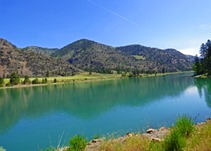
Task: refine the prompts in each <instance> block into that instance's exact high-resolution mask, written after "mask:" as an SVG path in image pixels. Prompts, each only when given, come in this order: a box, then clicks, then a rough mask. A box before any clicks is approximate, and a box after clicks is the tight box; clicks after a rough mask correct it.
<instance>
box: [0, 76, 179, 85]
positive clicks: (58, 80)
mask: <svg viewBox="0 0 211 151" xmlns="http://www.w3.org/2000/svg"><path fill="white" fill-rule="evenodd" d="M178 73H183V72H170V73H157V74H140V75H139V76H138V77H137V78H145V77H155V76H164V75H168V74H178ZM44 78H45V77H39V78H37V79H38V81H39V83H38V84H18V85H14V86H6V83H8V82H9V81H10V79H9V78H5V79H4V83H5V84H4V85H3V87H0V89H7V88H23V87H34V86H46V85H52V84H53V85H55V84H66V83H77V82H94V81H105V80H114V79H122V78H129V77H128V76H123V75H122V74H100V73H91V74H90V73H89V72H83V73H80V74H76V75H74V76H60V77H47V83H44V84H43V83H42V80H43V79H44ZM34 79H35V77H33V78H29V80H30V81H33V80H34ZM20 81H21V83H22V81H24V78H20Z"/></svg>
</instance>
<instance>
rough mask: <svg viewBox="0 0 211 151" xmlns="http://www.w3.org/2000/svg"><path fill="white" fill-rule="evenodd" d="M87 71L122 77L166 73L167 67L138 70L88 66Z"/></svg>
mask: <svg viewBox="0 0 211 151" xmlns="http://www.w3.org/2000/svg"><path fill="white" fill-rule="evenodd" d="M85 71H87V72H89V74H90V75H91V74H92V72H96V73H101V74H121V75H122V77H141V74H149V75H150V74H155V75H157V73H166V69H165V68H163V69H162V70H161V71H160V72H158V71H156V70H138V69H128V68H123V67H117V68H114V69H108V68H98V69H91V68H86V69H85Z"/></svg>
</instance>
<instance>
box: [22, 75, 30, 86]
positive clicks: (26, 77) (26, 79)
mask: <svg viewBox="0 0 211 151" xmlns="http://www.w3.org/2000/svg"><path fill="white" fill-rule="evenodd" d="M30 83H31V81H30V79H29V77H28V76H25V77H24V80H23V84H30Z"/></svg>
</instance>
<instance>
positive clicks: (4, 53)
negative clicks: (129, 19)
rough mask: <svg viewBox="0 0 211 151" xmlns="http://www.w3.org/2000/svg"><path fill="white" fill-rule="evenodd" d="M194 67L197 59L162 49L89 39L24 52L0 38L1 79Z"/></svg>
mask: <svg viewBox="0 0 211 151" xmlns="http://www.w3.org/2000/svg"><path fill="white" fill-rule="evenodd" d="M192 64H193V56H186V55H184V54H182V53H180V52H179V51H177V50H175V49H166V50H161V49H158V48H150V47H145V46H141V45H128V46H123V47H116V48H115V47H112V46H108V45H104V44H101V43H98V42H95V41H91V40H87V39H81V40H78V41H75V42H73V43H71V44H68V45H66V46H65V47H63V48H61V49H58V48H53V49H49V48H42V47H37V46H30V47H26V48H23V49H20V48H17V47H16V46H15V45H13V44H12V43H10V42H8V41H7V40H5V39H2V38H0V76H3V75H4V76H7V75H10V74H11V73H12V72H16V71H17V72H18V73H19V74H20V75H23V76H24V75H29V76H45V75H46V73H47V72H50V75H72V74H74V73H76V72H81V71H83V70H89V71H90V70H92V71H96V72H110V71H113V70H115V71H135V70H138V71H145V72H147V71H157V72H162V71H165V72H173V71H184V70H191V69H192Z"/></svg>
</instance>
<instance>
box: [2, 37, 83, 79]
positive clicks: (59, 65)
mask: <svg viewBox="0 0 211 151" xmlns="http://www.w3.org/2000/svg"><path fill="white" fill-rule="evenodd" d="M78 71H79V70H78V69H77V68H75V67H73V66H72V65H70V64H69V63H68V62H66V61H64V60H62V59H56V58H50V57H47V56H44V55H42V54H39V53H35V52H33V51H22V50H21V49H18V48H17V47H16V46H15V45H13V44H11V43H10V42H8V41H7V40H4V39H2V38H0V77H3V76H5V77H6V76H8V75H10V74H11V73H12V72H18V73H19V74H20V75H22V76H25V75H28V76H45V75H46V74H47V72H49V74H50V75H70V74H72V73H73V72H78Z"/></svg>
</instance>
